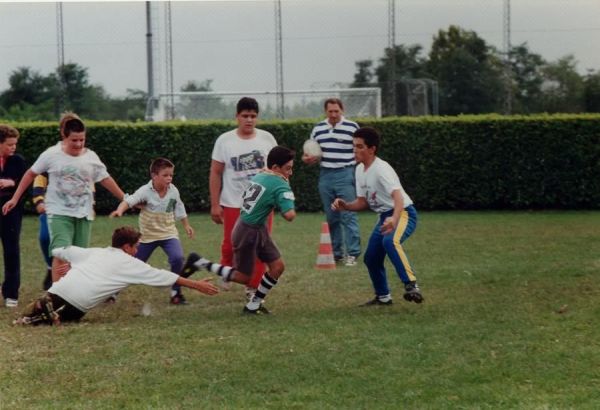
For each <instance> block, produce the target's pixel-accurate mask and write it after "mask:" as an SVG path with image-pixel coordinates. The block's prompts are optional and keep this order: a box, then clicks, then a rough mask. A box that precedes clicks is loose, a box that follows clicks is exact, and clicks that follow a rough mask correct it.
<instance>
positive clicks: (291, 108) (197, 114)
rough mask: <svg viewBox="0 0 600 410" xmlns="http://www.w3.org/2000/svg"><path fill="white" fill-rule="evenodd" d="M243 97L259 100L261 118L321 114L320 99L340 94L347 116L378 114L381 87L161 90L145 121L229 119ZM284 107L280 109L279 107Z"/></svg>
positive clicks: (336, 96)
mask: <svg viewBox="0 0 600 410" xmlns="http://www.w3.org/2000/svg"><path fill="white" fill-rule="evenodd" d="M242 97H252V98H255V99H256V100H257V101H258V104H259V106H260V116H261V118H263V119H276V118H285V119H289V118H315V117H322V116H323V102H324V101H325V100H326V99H327V98H339V99H341V100H342V102H343V103H344V115H346V116H348V117H350V118H353V119H355V118H360V117H381V89H380V88H334V89H321V90H296V91H285V92H284V93H282V94H281V93H276V92H269V91H263V92H260V91H258V92H213V91H190V92H177V93H173V94H160V95H158V97H154V98H151V99H149V100H148V104H147V106H146V119H147V120H148V121H166V120H172V119H176V120H192V119H232V118H234V117H235V106H236V104H237V102H238V100H239V99H240V98H242ZM282 108H283V109H282Z"/></svg>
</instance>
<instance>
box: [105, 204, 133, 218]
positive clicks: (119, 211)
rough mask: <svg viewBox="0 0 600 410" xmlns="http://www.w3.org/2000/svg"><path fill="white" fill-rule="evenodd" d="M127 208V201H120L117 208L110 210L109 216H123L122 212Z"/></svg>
mask: <svg viewBox="0 0 600 410" xmlns="http://www.w3.org/2000/svg"><path fill="white" fill-rule="evenodd" d="M128 209H129V204H128V203H127V201H121V203H120V204H119V206H118V207H117V209H115V210H114V211H112V212H111V213H110V215H109V216H110V217H111V218H114V217H115V216H123V213H124V212H125V211H126V210H128Z"/></svg>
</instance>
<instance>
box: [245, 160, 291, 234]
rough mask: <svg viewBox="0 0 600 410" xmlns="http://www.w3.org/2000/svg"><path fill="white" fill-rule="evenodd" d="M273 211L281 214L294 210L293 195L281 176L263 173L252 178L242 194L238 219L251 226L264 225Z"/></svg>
mask: <svg viewBox="0 0 600 410" xmlns="http://www.w3.org/2000/svg"><path fill="white" fill-rule="evenodd" d="M273 209H277V210H279V211H280V212H281V213H282V214H284V213H286V212H287V211H289V210H291V209H294V193H293V192H292V188H291V187H290V184H289V183H288V182H287V181H286V180H285V179H284V178H283V177H282V176H281V175H278V174H275V173H271V172H268V171H266V172H265V171H263V172H260V173H258V174H256V175H255V176H254V177H252V179H251V180H250V186H248V188H246V190H245V191H244V193H243V194H242V208H241V210H240V218H242V221H244V222H246V223H248V224H251V225H264V224H265V221H266V220H267V217H268V216H269V214H270V213H271V211H272V210H273Z"/></svg>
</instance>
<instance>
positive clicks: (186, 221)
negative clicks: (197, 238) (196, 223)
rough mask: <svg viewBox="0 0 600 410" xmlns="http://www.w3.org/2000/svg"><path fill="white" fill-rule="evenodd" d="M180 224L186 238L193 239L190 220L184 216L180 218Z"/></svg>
mask: <svg viewBox="0 0 600 410" xmlns="http://www.w3.org/2000/svg"><path fill="white" fill-rule="evenodd" d="M181 224H182V225H183V229H185V233H186V234H187V236H188V238H190V239H194V228H192V226H191V225H190V220H189V219H188V217H187V216H186V217H185V218H181Z"/></svg>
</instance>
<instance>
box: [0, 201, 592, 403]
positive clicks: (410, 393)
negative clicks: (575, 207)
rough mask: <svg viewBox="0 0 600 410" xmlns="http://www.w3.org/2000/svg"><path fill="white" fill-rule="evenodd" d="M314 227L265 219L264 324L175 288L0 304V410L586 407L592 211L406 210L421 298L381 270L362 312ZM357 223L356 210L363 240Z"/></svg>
mask: <svg viewBox="0 0 600 410" xmlns="http://www.w3.org/2000/svg"><path fill="white" fill-rule="evenodd" d="M322 219H323V217H322V215H318V214H300V215H299V216H298V218H297V219H296V221H294V222H293V223H291V224H288V223H286V222H284V221H282V220H281V218H277V219H276V222H275V239H276V241H277V243H278V245H279V247H280V249H281V250H282V253H283V255H284V259H285V261H286V263H287V271H286V273H285V274H284V276H283V277H282V280H281V281H280V283H279V285H278V286H277V287H276V288H275V290H274V291H273V292H272V293H271V294H270V295H269V297H268V299H267V306H268V307H269V308H270V309H271V310H272V311H273V312H274V314H273V315H271V316H269V317H243V316H241V314H240V311H241V308H242V306H243V302H242V301H243V291H242V289H241V287H237V288H233V289H232V290H231V291H229V292H223V293H221V294H219V295H217V296H215V297H207V296H203V295H200V294H195V293H192V291H190V290H188V291H187V292H186V296H188V300H189V301H190V302H191V304H190V305H189V306H183V307H177V306H170V305H169V304H168V290H166V289H155V288H148V287H134V288H129V289H128V290H126V291H124V292H123V293H122V294H121V296H120V298H119V300H118V302H117V303H116V304H115V305H107V306H101V307H99V308H98V309H96V310H94V311H92V312H90V313H89V314H88V315H87V316H86V317H85V319H84V320H83V322H82V323H80V324H74V325H67V326H63V327H59V328H50V327H37V328H18V327H17V328H15V327H12V326H11V325H10V321H11V319H12V318H13V317H14V315H15V313H14V312H13V311H9V310H7V309H5V308H0V346H1V347H2V355H1V359H0V409H21V408H77V409H79V408H94V409H98V408H100V409H102V408H153V409H154V408H160V409H171V408H181V409H183V408H185V409H191V408H202V409H205V408H229V409H233V408H270V409H280V408H298V409H305V408H310V409H323V408H351V409H355V408H368V409H371V408H385V409H399V408H427V409H441V408H452V409H455V408H470V409H471V408H473V409H482V408H501V409H505V408H514V409H523V408H525V409H547V408H551V409H555V408H556V409H562V408H577V409H582V408H583V409H585V408H588V409H594V408H598V407H599V406H600V326H598V317H600V282H599V280H598V271H599V270H600V256H599V253H598V251H599V250H600V212H514V213H511V212H435V213H425V212H423V213H421V214H420V222H419V227H418V228H417V231H416V232H415V234H414V236H413V237H412V238H411V239H410V240H409V241H408V242H407V243H406V250H407V253H408V256H409V258H410V259H411V262H412V264H413V266H414V268H415V270H416V273H417V276H418V278H419V282H420V284H421V288H422V290H423V293H424V296H425V298H426V300H425V303H423V304H422V305H415V304H409V303H406V302H404V301H403V300H402V296H401V294H402V287H401V284H400V283H399V281H398V280H397V278H396V277H395V275H394V274H393V273H392V272H389V275H388V277H389V279H390V283H391V285H392V292H393V295H394V296H395V304H394V305H393V306H391V307H375V308H358V307H357V305H358V304H360V303H362V302H365V301H367V300H368V299H369V298H371V297H372V290H371V286H370V281H369V279H368V275H367V273H366V271H365V268H364V266H363V265H362V264H359V265H358V266H356V267H352V268H347V267H338V268H337V269H336V270H334V271H319V270H315V269H314V268H313V267H314V263H315V259H316V254H317V248H318V240H319V239H318V238H319V233H320V223H321V221H322ZM374 220H375V215H374V214H370V213H366V214H361V215H360V223H361V230H362V235H363V243H366V238H367V237H368V234H369V232H370V229H371V227H372V224H373V223H374ZM191 222H192V225H193V226H194V227H195V228H196V232H197V237H196V239H195V240H193V241H190V240H187V239H184V248H185V250H186V251H190V250H197V251H199V252H201V253H202V254H205V255H207V256H209V257H211V258H213V259H217V258H218V255H219V243H220V227H219V226H216V225H213V224H212V223H210V219H209V217H208V216H207V215H205V214H197V215H193V216H192V217H191ZM123 223H129V224H136V223H137V221H136V219H135V218H134V217H132V216H129V217H125V218H124V219H121V220H109V219H107V218H99V219H98V220H97V221H96V222H95V223H94V227H93V237H94V240H93V245H96V246H104V245H106V244H107V243H108V241H109V238H110V233H111V232H112V229H113V228H114V227H115V226H117V224H123ZM36 230H37V220H36V219H35V218H32V217H30V218H27V219H26V220H25V225H24V230H23V236H22V253H23V280H22V282H23V283H22V292H21V301H20V302H21V304H22V305H23V304H24V303H25V301H28V300H29V299H32V298H34V297H35V296H36V295H37V294H38V293H39V288H40V286H41V281H42V278H43V271H44V266H43V263H42V258H41V255H40V252H39V249H38V247H37V246H38V245H37V239H36V238H37V236H36ZM165 259H166V258H165V257H164V256H163V255H162V253H161V252H160V251H158V252H156V253H155V255H154V256H153V258H152V260H151V263H153V264H155V265H157V266H162V267H165V266H166V261H165ZM145 303H148V304H150V306H151V308H152V313H151V315H150V316H144V315H142V314H141V310H142V306H143V305H144V304H145Z"/></svg>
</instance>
